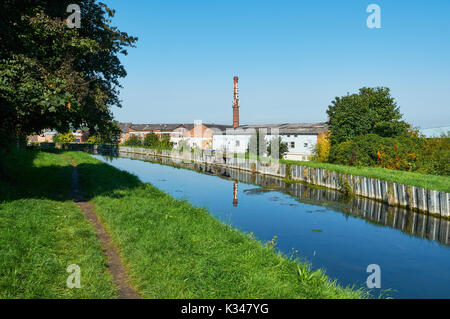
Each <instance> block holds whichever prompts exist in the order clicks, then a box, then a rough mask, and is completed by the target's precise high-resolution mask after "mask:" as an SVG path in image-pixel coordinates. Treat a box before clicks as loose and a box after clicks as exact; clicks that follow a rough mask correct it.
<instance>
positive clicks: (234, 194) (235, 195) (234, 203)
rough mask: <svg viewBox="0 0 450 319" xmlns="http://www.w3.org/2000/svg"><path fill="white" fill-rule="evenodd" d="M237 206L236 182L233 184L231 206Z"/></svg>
mask: <svg viewBox="0 0 450 319" xmlns="http://www.w3.org/2000/svg"><path fill="white" fill-rule="evenodd" d="M237 205H238V182H234V184H233V206H237Z"/></svg>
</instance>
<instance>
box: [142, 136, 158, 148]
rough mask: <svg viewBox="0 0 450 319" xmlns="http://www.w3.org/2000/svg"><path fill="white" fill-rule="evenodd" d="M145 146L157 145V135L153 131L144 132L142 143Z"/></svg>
mask: <svg viewBox="0 0 450 319" xmlns="http://www.w3.org/2000/svg"><path fill="white" fill-rule="evenodd" d="M142 145H143V146H145V147H157V146H159V139H158V135H156V134H155V133H150V134H146V135H145V138H144V142H143V143H142Z"/></svg>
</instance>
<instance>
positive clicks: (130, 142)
mask: <svg viewBox="0 0 450 319" xmlns="http://www.w3.org/2000/svg"><path fill="white" fill-rule="evenodd" d="M123 145H125V146H142V141H141V139H140V138H139V137H138V136H137V135H134V134H133V135H131V136H130V137H129V138H128V139H127V140H126V141H125V143H123Z"/></svg>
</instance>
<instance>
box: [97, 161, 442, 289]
mask: <svg viewBox="0 0 450 319" xmlns="http://www.w3.org/2000/svg"><path fill="white" fill-rule="evenodd" d="M93 156H95V157H96V158H98V159H100V160H103V161H105V162H108V163H109V164H110V165H112V166H114V167H117V168H119V169H122V170H125V171H128V172H130V173H133V174H135V175H136V176H138V177H139V178H140V179H141V180H142V181H143V182H146V183H151V184H153V185H154V186H156V187H158V188H159V189H161V190H163V191H165V192H167V193H169V194H170V195H172V196H173V197H175V198H178V199H185V200H187V201H189V202H190V203H192V204H193V205H195V206H200V207H205V208H206V209H208V210H209V211H210V212H211V214H213V215H214V216H215V217H216V218H218V219H219V220H221V221H222V222H225V223H228V224H231V225H233V227H234V228H237V229H240V230H242V231H244V232H246V233H250V232H252V233H254V235H255V237H256V238H258V239H259V240H261V241H263V242H267V241H270V240H272V239H273V238H274V236H277V239H276V242H277V248H278V249H279V250H280V251H281V252H282V253H284V254H285V255H288V256H295V257H299V258H301V259H304V260H306V261H307V262H309V263H311V264H312V265H313V267H314V268H322V269H324V270H325V271H326V272H327V274H328V275H329V276H330V277H331V278H333V279H337V280H338V282H339V283H341V284H342V285H355V286H356V287H362V286H364V287H365V285H366V279H367V277H368V276H369V275H370V273H367V267H368V265H371V264H377V265H379V266H380V269H381V290H386V289H390V290H391V291H389V292H388V293H387V296H389V297H393V298H450V221H448V220H445V219H441V218H436V217H433V216H428V215H424V214H418V213H415V212H412V211H408V210H406V209H402V208H395V207H388V206H387V205H385V204H382V203H379V202H376V201H373V200H368V199H363V198H352V199H346V198H344V197H343V195H342V194H340V193H339V192H336V191H333V190H327V189H320V188H312V187H308V186H307V185H304V184H299V183H294V184H288V183H285V182H284V181H283V180H281V179H279V178H272V177H265V176H262V175H255V174H251V173H249V172H242V171H237V170H231V169H225V168H220V167H213V166H208V165H206V164H193V163H184V164H183V163H182V164H179V163H177V164H176V165H177V166H179V167H174V166H173V165H174V163H173V162H172V161H171V160H170V159H169V158H157V157H150V156H143V155H132V154H120V155H119V157H107V156H100V155H93ZM180 167H182V168H180ZM379 291H380V290H379V289H374V290H373V294H374V295H378V294H379Z"/></svg>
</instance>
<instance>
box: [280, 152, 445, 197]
mask: <svg viewBox="0 0 450 319" xmlns="http://www.w3.org/2000/svg"><path fill="white" fill-rule="evenodd" d="M281 163H284V164H297V165H303V166H309V167H314V168H322V169H327V170H330V171H335V172H339V173H344V174H352V175H358V176H365V177H371V178H377V179H381V180H384V181H388V182H394V183H399V184H405V185H410V186H417V187H423V188H427V189H431V190H437V191H442V192H447V193H450V177H449V176H439V175H430V174H421V173H415V172H405V171H397V170H392V169H387V168H377V167H355V166H346V165H338V164H330V163H318V162H300V161H288V160H281Z"/></svg>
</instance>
